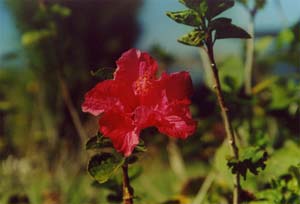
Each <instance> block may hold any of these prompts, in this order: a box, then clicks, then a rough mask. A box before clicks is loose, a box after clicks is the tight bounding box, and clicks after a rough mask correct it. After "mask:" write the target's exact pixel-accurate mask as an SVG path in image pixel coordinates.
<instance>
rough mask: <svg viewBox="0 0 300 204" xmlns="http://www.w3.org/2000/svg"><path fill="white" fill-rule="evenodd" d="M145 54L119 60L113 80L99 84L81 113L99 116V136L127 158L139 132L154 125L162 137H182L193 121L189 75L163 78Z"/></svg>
mask: <svg viewBox="0 0 300 204" xmlns="http://www.w3.org/2000/svg"><path fill="white" fill-rule="evenodd" d="M156 72H157V63H156V61H155V60H154V59H152V58H151V56H149V55H148V54H147V53H145V52H141V51H139V50H137V49H130V50H128V51H127V52H125V53H123V55H122V56H121V57H120V58H119V59H118V61H117V69H116V71H115V73H114V79H112V80H105V81H103V82H100V83H98V84H97V85H96V86H95V87H94V88H93V89H91V90H90V91H89V92H87V93H86V95H85V101H84V103H83V104H82V110H83V112H89V113H91V114H93V115H95V116H98V115H100V114H102V115H101V117H100V120H99V126H100V132H102V134H103V135H104V136H106V137H109V138H110V139H111V141H112V143H113V145H114V147H115V149H116V150H117V151H119V152H122V153H123V154H124V155H125V156H129V155H130V154H131V153H132V151H133V149H134V147H135V146H136V145H137V144H138V143H139V133H140V131H141V130H142V129H143V128H146V127H150V126H155V127H157V129H158V130H159V131H160V132H161V133H164V134H166V135H169V136H173V137H176V138H186V137H188V136H189V135H191V134H193V133H194V132H195V129H196V122H195V121H193V120H192V118H191V113H190V111H189V105H190V100H189V96H190V95H191V93H192V88H193V87H192V80H191V78H190V75H189V73H187V72H177V73H173V74H170V75H168V74H166V73H163V74H162V76H161V77H160V78H159V79H157V78H156Z"/></svg>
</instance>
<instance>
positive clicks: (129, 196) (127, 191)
mask: <svg viewBox="0 0 300 204" xmlns="http://www.w3.org/2000/svg"><path fill="white" fill-rule="evenodd" d="M122 171H123V204H133V188H132V187H131V186H130V182H129V176H128V164H127V163H125V164H123V166H122Z"/></svg>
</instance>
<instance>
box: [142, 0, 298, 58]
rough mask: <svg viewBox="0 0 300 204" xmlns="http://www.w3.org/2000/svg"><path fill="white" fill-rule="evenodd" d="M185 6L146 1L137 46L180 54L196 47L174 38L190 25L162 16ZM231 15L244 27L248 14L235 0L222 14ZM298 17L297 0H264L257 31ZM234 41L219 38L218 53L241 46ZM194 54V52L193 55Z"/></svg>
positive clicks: (161, 0)
mask: <svg viewBox="0 0 300 204" xmlns="http://www.w3.org/2000/svg"><path fill="white" fill-rule="evenodd" d="M277 1H280V3H281V5H282V11H283V12H282V11H281V10H280V8H279V7H278V4H277ZM182 9H184V7H183V5H181V4H180V3H179V2H178V1H177V0H146V1H145V3H144V6H143V7H142V9H141V10H140V16H139V20H140V23H141V25H142V30H143V34H142V36H141V37H140V39H139V41H138V43H137V47H139V48H141V49H147V48H149V46H151V45H152V44H153V43H158V44H160V45H161V46H162V47H163V48H165V49H166V50H167V51H169V52H174V51H175V50H176V53H179V54H183V55H186V54H189V55H190V54H192V55H193V54H194V55H196V54H197V53H196V51H197V49H196V48H194V49H193V48H191V47H187V46H182V45H180V44H179V43H177V42H176V39H177V38H178V37H179V36H181V35H183V34H184V33H186V32H188V31H189V30H191V28H189V27H187V26H184V25H181V24H177V23H175V22H174V21H172V20H171V19H169V18H167V17H166V16H165V13H166V11H176V10H182ZM222 15H224V16H229V17H232V18H233V23H234V24H236V25H239V26H241V27H243V28H245V29H246V28H247V23H248V20H249V17H248V15H247V13H246V12H245V9H244V8H243V7H242V6H241V5H239V4H238V3H237V4H236V5H235V7H234V8H232V9H230V10H229V11H227V12H224V14H222ZM297 20H300V1H299V0H267V5H266V7H265V8H264V9H263V10H262V11H260V12H259V13H258V14H257V16H256V22H255V23H256V25H255V28H256V30H274V29H278V30H279V29H282V28H284V27H287V26H289V25H292V24H294V23H295V22H296V21H297ZM236 42H237V41H236V40H222V41H219V42H218V43H217V47H218V49H217V50H219V51H220V52H222V50H224V49H226V52H228V47H230V50H231V51H232V52H234V50H238V48H239V47H240V43H236ZM195 53H196V54H195Z"/></svg>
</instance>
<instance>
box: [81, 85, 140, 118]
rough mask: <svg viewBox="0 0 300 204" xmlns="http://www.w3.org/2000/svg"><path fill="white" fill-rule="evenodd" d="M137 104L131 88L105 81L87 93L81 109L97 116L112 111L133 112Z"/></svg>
mask: <svg viewBox="0 0 300 204" xmlns="http://www.w3.org/2000/svg"><path fill="white" fill-rule="evenodd" d="M120 90H122V91H120ZM136 103H137V98H136V97H135V96H134V94H133V92H132V89H130V87H126V86H124V85H123V84H122V83H119V82H116V81H115V80H105V81H103V82H100V83H98V84H97V85H96V86H95V87H94V88H92V89H91V90H90V91H88V92H87V93H86V95H85V100H84V102H83V104H82V106H81V107H82V111H83V112H89V113H91V114H93V115H95V116H97V115H99V114H101V113H103V112H104V111H110V110H111V109H118V110H122V111H131V110H132V109H134V107H135V106H136Z"/></svg>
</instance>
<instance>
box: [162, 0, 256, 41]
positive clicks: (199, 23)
mask: <svg viewBox="0 0 300 204" xmlns="http://www.w3.org/2000/svg"><path fill="white" fill-rule="evenodd" d="M179 2H180V3H182V4H184V5H185V6H186V7H188V8H189V9H188V10H184V11H176V12H167V16H168V17H170V18H171V19H172V20H174V21H176V22H177V23H181V24H185V25H188V26H193V27H195V28H194V31H192V32H190V33H188V34H186V35H184V36H182V37H181V38H179V39H178V42H180V43H183V44H185V45H190V46H196V47H202V46H204V45H205V44H207V43H209V42H208V41H210V40H211V39H209V38H210V36H211V34H212V32H213V31H215V36H214V40H213V42H214V41H215V40H217V39H226V38H251V36H250V35H249V34H248V33H247V32H246V31H244V30H243V29H242V28H240V27H238V26H236V25H234V24H232V23H231V19H229V18H217V19H214V18H215V17H216V16H218V15H219V14H221V13H223V12H224V11H226V10H228V9H229V8H231V7H233V6H234V1H231V0H180V1H179Z"/></svg>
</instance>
